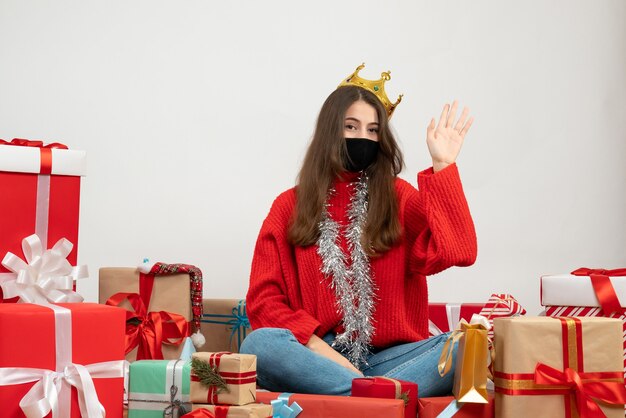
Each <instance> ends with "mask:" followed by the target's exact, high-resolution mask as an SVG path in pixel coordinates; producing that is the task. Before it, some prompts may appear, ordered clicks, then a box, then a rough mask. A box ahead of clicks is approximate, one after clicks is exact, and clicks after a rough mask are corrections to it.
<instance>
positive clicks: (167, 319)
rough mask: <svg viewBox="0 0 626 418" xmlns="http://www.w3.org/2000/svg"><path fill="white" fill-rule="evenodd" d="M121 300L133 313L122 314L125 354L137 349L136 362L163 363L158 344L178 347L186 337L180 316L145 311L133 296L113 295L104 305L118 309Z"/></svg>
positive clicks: (142, 304)
mask: <svg viewBox="0 0 626 418" xmlns="http://www.w3.org/2000/svg"><path fill="white" fill-rule="evenodd" d="M125 299H128V302H130V304H131V306H132V307H133V309H134V311H135V312H131V311H127V312H126V354H128V353H130V352H131V351H132V350H133V349H134V348H135V347H137V346H139V349H138V350H137V360H144V359H155V360H163V351H162V350H161V345H162V344H167V345H180V344H181V343H182V342H183V341H184V339H185V337H187V334H188V332H189V330H188V323H187V320H186V319H185V317H184V316H182V315H179V314H176V313H171V312H165V311H159V312H148V311H147V308H146V305H145V304H144V303H143V300H142V299H141V297H140V296H139V295H138V294H137V293H116V294H115V295H113V296H111V297H110V298H109V300H107V301H106V304H107V305H111V306H119V305H120V304H121V303H122V302H123V301H124V300H125Z"/></svg>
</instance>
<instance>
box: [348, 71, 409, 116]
mask: <svg viewBox="0 0 626 418" xmlns="http://www.w3.org/2000/svg"><path fill="white" fill-rule="evenodd" d="M364 67H365V63H363V64H361V65H359V66H358V67H356V70H355V71H354V72H353V73H352V75H350V76H349V77H348V78H346V79H345V80H343V81H342V82H341V84H339V86H338V87H343V86H358V87H362V88H364V89H366V90H369V91H371V92H372V93H374V95H376V97H378V100H380V102H381V103H382V104H383V106H385V109H387V117H389V118H391V114H392V113H393V111H394V110H395V108H396V106H398V104H399V103H400V101H402V96H404V95H403V94H401V95H400V96H398V100H397V101H396V102H395V103H391V101H390V100H389V98H388V97H387V93H385V81H389V80H391V71H384V72H382V73H381V74H380V80H376V81H372V80H366V79H364V78H361V77H359V71H361V70H362V69H363V68H364Z"/></svg>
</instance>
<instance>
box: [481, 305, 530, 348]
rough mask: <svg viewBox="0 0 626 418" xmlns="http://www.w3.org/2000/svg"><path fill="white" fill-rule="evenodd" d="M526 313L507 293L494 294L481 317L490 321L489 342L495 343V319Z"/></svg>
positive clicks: (484, 307) (483, 309) (482, 310)
mask: <svg viewBox="0 0 626 418" xmlns="http://www.w3.org/2000/svg"><path fill="white" fill-rule="evenodd" d="M525 313H526V309H524V308H522V305H520V304H519V302H518V301H517V300H516V299H515V298H514V297H513V296H511V295H509V294H507V293H493V294H492V295H491V297H490V298H489V300H488V301H487V303H485V306H483V308H482V309H481V310H480V313H479V315H482V316H484V317H485V318H487V320H488V321H489V333H488V336H489V341H490V344H491V341H493V319H494V318H505V317H510V316H520V315H524V314H525Z"/></svg>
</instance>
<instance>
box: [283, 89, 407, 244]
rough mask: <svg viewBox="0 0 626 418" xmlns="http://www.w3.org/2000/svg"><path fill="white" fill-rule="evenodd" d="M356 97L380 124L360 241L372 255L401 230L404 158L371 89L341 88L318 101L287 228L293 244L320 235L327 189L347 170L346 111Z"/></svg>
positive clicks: (380, 104) (368, 172) (313, 238)
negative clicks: (397, 181) (399, 183)
mask: <svg viewBox="0 0 626 418" xmlns="http://www.w3.org/2000/svg"><path fill="white" fill-rule="evenodd" d="M358 100H363V101H364V102H366V103H368V104H370V105H371V106H373V107H374V109H376V112H377V113H378V122H379V130H378V143H379V149H378V155H377V157H376V161H375V162H374V163H373V164H372V165H370V166H369V167H368V168H367V170H366V173H367V175H368V177H369V182H368V191H369V200H368V213H367V223H366V226H365V231H364V234H363V237H362V244H363V245H364V248H367V249H369V252H370V255H375V254H376V253H382V252H384V251H387V250H388V249H389V248H391V246H392V245H393V244H394V243H395V242H396V241H397V240H398V239H399V238H400V236H401V234H402V229H401V226H400V220H399V218H398V202H397V199H396V193H395V188H394V178H395V177H396V176H397V175H398V174H399V173H400V171H402V167H403V165H404V161H403V158H402V152H401V151H400V148H399V147H398V144H397V142H396V140H395V138H394V137H393V134H392V133H391V130H390V129H389V123H388V122H389V120H388V117H387V112H386V110H385V108H384V106H383V105H382V103H381V102H380V100H378V98H377V97H376V96H375V95H374V94H373V93H371V92H370V91H368V90H365V89H362V88H360V87H356V86H345V87H340V88H338V89H337V90H335V91H334V92H333V93H331V94H330V96H328V98H327V99H326V101H325V102H324V104H323V105H322V109H321V110H320V114H319V116H318V118H317V125H316V127H315V133H314V134H313V139H312V140H311V144H310V145H309V148H308V150H307V152H306V155H305V157H304V162H303V164H302V168H301V169H300V173H299V174H298V181H297V185H296V196H297V200H296V209H295V214H294V217H293V219H292V224H291V227H290V229H289V240H290V242H291V243H292V244H293V245H299V246H308V245H312V244H315V243H316V242H317V239H318V238H319V229H318V224H319V222H320V221H321V218H322V210H323V208H324V203H325V202H326V196H327V194H328V190H329V188H330V187H331V185H332V183H333V180H335V179H336V178H337V177H340V176H341V175H342V173H345V172H346V167H345V162H346V161H347V158H348V157H347V155H348V154H347V150H346V141H345V139H344V123H345V121H344V119H345V116H346V111H347V110H348V108H349V107H350V106H351V105H352V104H353V103H354V102H356V101H358Z"/></svg>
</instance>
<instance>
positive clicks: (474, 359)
mask: <svg viewBox="0 0 626 418" xmlns="http://www.w3.org/2000/svg"><path fill="white" fill-rule="evenodd" d="M461 330H462V332H463V336H462V337H461V338H460V340H459V346H458V349H457V353H456V365H455V370H454V386H453V388H452V394H453V395H454V397H455V398H456V399H457V400H458V401H459V402H470V403H488V402H489V400H488V397H487V358H488V356H489V351H488V341H487V329H485V328H484V327H481V326H480V325H468V324H461Z"/></svg>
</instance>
